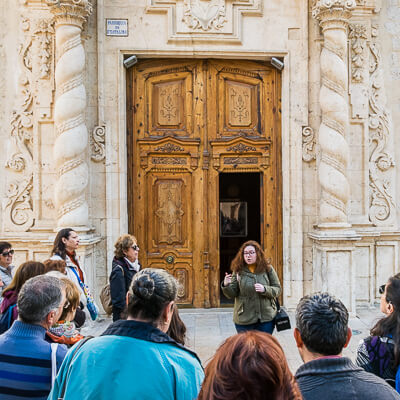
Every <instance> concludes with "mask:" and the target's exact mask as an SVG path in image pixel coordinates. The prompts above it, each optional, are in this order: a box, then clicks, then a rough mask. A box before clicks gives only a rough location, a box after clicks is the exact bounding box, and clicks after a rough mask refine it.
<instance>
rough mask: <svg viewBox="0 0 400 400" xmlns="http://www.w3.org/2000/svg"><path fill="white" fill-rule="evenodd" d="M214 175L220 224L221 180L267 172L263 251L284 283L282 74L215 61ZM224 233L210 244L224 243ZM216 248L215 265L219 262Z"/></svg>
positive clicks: (211, 96) (211, 79)
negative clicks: (222, 175) (224, 176)
mask: <svg viewBox="0 0 400 400" xmlns="http://www.w3.org/2000/svg"><path fill="white" fill-rule="evenodd" d="M207 84H208V85H207V120H208V126H207V130H208V140H209V153H210V155H211V165H212V168H211V167H210V170H209V173H208V183H209V184H208V187H209V202H208V204H209V209H210V210H211V211H210V213H211V215H210V216H209V219H210V220H211V221H217V220H218V210H219V207H218V203H217V201H218V192H217V187H218V185H217V182H218V175H219V174H220V173H221V172H224V173H225V172H228V173H229V172H235V173H238V172H261V176H262V183H261V188H260V193H261V199H260V204H261V210H260V215H261V218H260V219H261V220H260V221H259V223H260V237H261V246H262V247H263V248H264V250H265V252H266V254H267V256H268V257H271V259H272V263H273V265H274V266H275V268H276V269H277V272H278V275H279V277H280V280H281V282H282V202H281V143H280V139H281V134H280V74H279V72H277V70H275V69H274V68H272V67H269V66H267V65H265V63H261V62H250V61H242V62H227V61H217V60H212V61H209V62H208V69H207ZM218 235H219V231H218V230H210V232H209V237H208V240H209V241H210V243H218V239H219V236H218ZM218 251H219V249H218V248H217V247H215V246H212V247H211V248H210V251H209V259H210V263H211V264H212V265H213V264H215V263H216V262H218V261H217V260H218V259H219V255H218ZM217 273H218V271H214V270H213V269H211V271H210V303H211V304H212V305H216V304H218V301H219V299H218V294H219V292H218V287H217V285H218V284H219V277H218V275H217Z"/></svg>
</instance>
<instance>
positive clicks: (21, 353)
mask: <svg viewBox="0 0 400 400" xmlns="http://www.w3.org/2000/svg"><path fill="white" fill-rule="evenodd" d="M45 334H46V329H45V328H43V327H41V326H39V325H30V324H26V323H24V322H21V321H18V320H17V321H15V322H14V324H13V325H12V326H11V328H10V329H9V330H8V331H7V332H5V333H4V334H2V335H0V399H1V400H19V399H37V400H41V399H43V400H44V399H47V396H48V394H49V392H50V389H51V387H50V386H51V345H50V343H49V342H47V341H46V340H45ZM66 353H67V347H66V346H64V345H58V348H57V367H58V368H59V367H60V365H61V363H62V360H63V359H64V357H65V355H66Z"/></svg>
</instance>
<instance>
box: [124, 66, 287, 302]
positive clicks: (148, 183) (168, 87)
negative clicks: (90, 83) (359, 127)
mask: <svg viewBox="0 0 400 400" xmlns="http://www.w3.org/2000/svg"><path fill="white" fill-rule="evenodd" d="M280 79H281V77H280V74H279V72H278V71H276V70H275V69H274V68H272V67H270V66H269V65H267V64H266V63H263V62H250V61H233V60H187V59H184V60H180V59H161V60H154V59H152V60H139V62H138V63H137V64H136V65H135V66H134V67H133V68H131V69H130V70H129V71H128V76H127V115H128V121H127V127H128V130H127V144H128V207H129V210H128V215H129V231H130V233H132V234H134V235H135V236H136V237H137V239H138V243H139V246H140V253H139V256H140V261H141V263H142V265H143V266H144V267H153V268H165V269H166V270H168V271H169V272H171V273H172V274H173V275H174V276H175V277H176V278H177V279H178V281H179V282H180V289H179V292H178V302H179V303H180V304H186V305H188V306H194V307H218V306H219V305H220V290H219V286H220V265H219V263H220V257H219V251H220V249H219V246H220V235H221V234H222V232H221V226H220V225H221V222H220V201H221V199H220V192H219V176H220V175H221V174H227V173H235V174H238V173H253V174H254V173H258V174H259V175H260V177H261V179H260V180H259V183H258V184H259V185H260V187H259V188H258V190H257V191H255V192H254V193H257V196H260V201H259V204H260V212H259V215H260V218H259V219H260V220H259V221H256V222H255V223H256V224H259V229H260V241H261V245H262V246H263V248H264V249H265V251H266V253H267V254H268V256H270V257H271V258H272V260H273V263H274V265H275V266H276V268H277V270H278V273H279V275H280V277H281V278H282V215H281V214H282V205H281V143H280V139H281V135H280V90H281V89H280V88H281V85H280ZM236 200H238V201H240V199H236ZM252 223H254V221H252ZM236 233H237V232H236ZM234 235H235V232H234ZM241 238H242V241H244V240H247V239H250V238H245V237H243V235H242V237H241ZM225 239H226V238H225ZM228 239H229V238H228ZM232 240H236V241H237V240H239V241H240V232H239V237H234V238H232ZM225 267H226V266H225Z"/></svg>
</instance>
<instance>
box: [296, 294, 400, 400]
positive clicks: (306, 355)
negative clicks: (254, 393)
mask: <svg viewBox="0 0 400 400" xmlns="http://www.w3.org/2000/svg"><path fill="white" fill-rule="evenodd" d="M348 321H349V313H348V312H347V309H346V307H345V306H344V304H343V303H342V302H341V301H340V300H338V299H336V298H335V297H334V296H331V295H330V294H329V293H314V294H312V295H309V296H305V297H303V298H302V299H301V300H300V303H299V304H298V306H297V309H296V328H295V330H294V338H295V340H296V344H297V348H298V350H299V353H300V356H301V358H302V360H303V361H304V365H302V366H301V367H300V368H299V369H298V370H297V372H296V379H297V382H298V384H299V386H300V390H301V393H302V395H303V398H304V399H305V400H314V399H318V400H320V399H324V400H336V399H337V400H346V399H351V400H357V399H360V400H361V399H362V400H369V399H371V400H377V399H379V400H386V399H388V400H389V399H400V395H399V394H398V393H397V392H396V391H395V390H394V389H393V388H392V387H390V386H389V385H388V384H387V383H386V382H385V381H384V380H383V379H381V378H379V377H377V376H375V375H373V374H370V373H368V372H365V371H364V370H363V369H362V368H359V367H357V366H356V365H355V364H353V362H352V361H351V360H350V359H349V358H347V357H342V350H343V348H345V347H346V346H347V345H348V343H349V341H350V338H351V329H350V328H349V327H348Z"/></svg>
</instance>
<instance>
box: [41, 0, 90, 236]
mask: <svg viewBox="0 0 400 400" xmlns="http://www.w3.org/2000/svg"><path fill="white" fill-rule="evenodd" d="M47 3H48V4H49V5H51V12H52V13H53V14H54V16H55V28H56V50H57V64H56V73H55V74H56V76H55V80H56V92H57V96H56V103H55V111H54V120H55V125H56V130H57V133H58V137H57V139H56V141H55V145H54V158H55V162H56V164H57V168H58V172H59V176H58V180H57V183H56V186H55V203H56V208H57V211H58V224H57V225H58V227H59V228H62V227H67V226H72V227H75V228H78V229H79V228H80V227H81V228H85V227H87V225H88V204H87V202H86V198H85V197H86V187H87V185H88V167H87V164H86V161H85V159H86V153H87V150H88V132H87V128H86V125H85V118H84V112H85V108H86V90H85V86H84V76H83V72H84V68H85V50H84V48H83V46H82V37H81V35H82V27H83V23H84V22H85V21H86V18H87V17H88V15H89V14H90V12H91V4H90V2H89V1H88V0H47Z"/></svg>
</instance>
